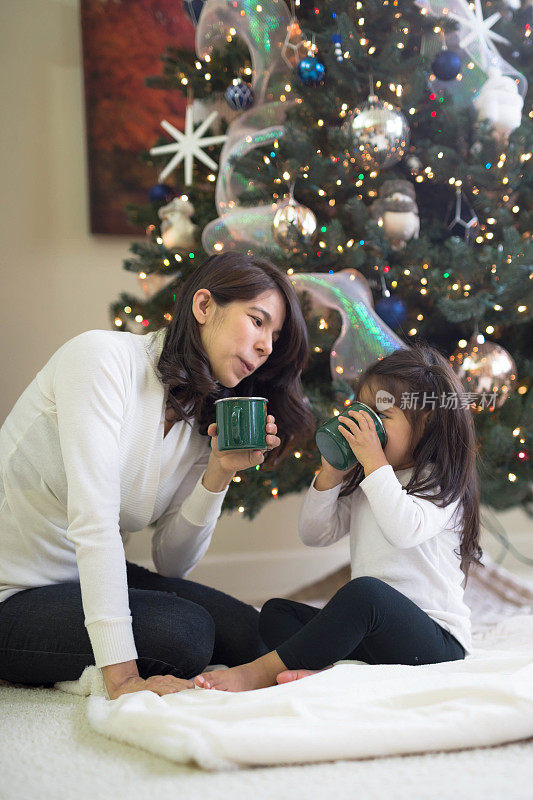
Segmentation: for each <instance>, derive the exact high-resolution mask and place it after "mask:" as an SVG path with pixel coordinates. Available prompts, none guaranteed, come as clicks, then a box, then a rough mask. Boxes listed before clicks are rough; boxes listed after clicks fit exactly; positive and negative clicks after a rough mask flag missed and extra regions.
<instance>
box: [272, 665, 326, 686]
mask: <svg viewBox="0 0 533 800" xmlns="http://www.w3.org/2000/svg"><path fill="white" fill-rule="evenodd" d="M325 669H331V667H325ZM318 672H324V670H323V669H286V670H285V671H284V672H280V673H279V675H276V682H277V683H290V682H291V681H299V680H300V678H308V677H309V675H316V674H317V673H318Z"/></svg>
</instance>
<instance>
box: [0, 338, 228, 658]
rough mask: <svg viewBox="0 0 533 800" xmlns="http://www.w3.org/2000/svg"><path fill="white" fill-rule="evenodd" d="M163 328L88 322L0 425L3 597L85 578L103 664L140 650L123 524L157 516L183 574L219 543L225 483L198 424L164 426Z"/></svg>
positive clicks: (171, 566) (171, 564)
mask: <svg viewBox="0 0 533 800" xmlns="http://www.w3.org/2000/svg"><path fill="white" fill-rule="evenodd" d="M163 335H164V331H163V330H161V331H158V332H155V333H150V334H147V335H144V336H143V335H136V334H131V333H120V332H118V331H98V330H95V331H88V332H86V333H82V334H81V335H79V336H76V337H74V338H73V339H71V340H70V341H68V342H67V343H66V344H64V345H63V346H62V347H60V349H59V350H58V351H57V352H56V353H54V355H53V356H52V357H51V358H50V360H49V361H48V363H47V364H46V365H45V366H44V367H43V369H42V370H41V371H40V372H39V373H38V374H37V376H36V377H35V379H34V380H33V381H32V382H31V383H30V385H29V386H28V387H27V389H26V390H25V391H24V392H23V394H22V395H21V397H20V398H19V400H18V401H17V402H16V404H15V406H14V407H13V409H12V411H11V412H10V414H9V415H8V417H7V419H6V420H5V423H4V425H3V426H2V428H1V429H0V602H1V601H3V600H6V599H7V598H8V597H10V596H11V595H13V594H14V593H15V592H19V591H21V590H23V589H29V588H32V587H36V586H46V585H50V584H56V583H61V582H63V581H75V580H79V581H80V584H81V593H82V601H83V609H84V614H85V625H86V627H87V631H88V633H89V636H90V639H91V644H92V648H93V651H94V656H95V662H96V666H98V667H102V666H105V665H107V664H114V663H118V662H121V661H129V660H132V659H135V658H137V651H136V648H135V643H134V640H133V633H132V623H131V614H130V609H129V602H128V586H127V581H126V560H125V554H124V547H123V542H122V538H121V534H122V533H125V532H133V531H139V530H142V529H143V528H145V527H146V526H147V525H149V524H150V523H152V522H155V521H156V520H157V525H156V529H155V533H154V537H153V542H152V557H153V560H154V564H155V566H156V568H157V571H158V572H159V573H160V574H162V575H165V576H172V577H178V576H179V577H181V576H183V575H185V574H186V573H187V572H188V571H189V570H191V569H192V568H193V567H194V565H195V564H196V563H197V562H198V560H199V559H200V558H201V556H202V555H203V554H204V553H205V551H206V550H207V548H208V546H209V542H210V539H211V535H212V533H213V529H214V527H215V523H216V520H217V518H218V516H219V514H220V510H221V506H222V502H223V500H224V496H225V492H218V493H214V492H209V491H207V489H205V488H204V486H203V485H202V482H201V478H202V476H203V473H204V471H205V468H206V466H207V461H208V458H209V453H210V445H209V439H208V437H206V436H201V435H200V433H199V431H198V426H197V424H196V423H195V424H194V425H192V426H191V425H189V424H188V423H187V422H185V421H182V422H176V423H175V424H174V426H173V428H172V429H171V430H170V431H169V433H168V435H167V436H166V437H164V416H165V406H166V398H167V390H166V388H165V387H164V386H163V384H162V383H161V381H160V379H159V378H158V376H157V373H156V364H157V361H158V358H159V355H160V353H161V349H162V345H163Z"/></svg>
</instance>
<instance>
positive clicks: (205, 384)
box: [157, 252, 314, 462]
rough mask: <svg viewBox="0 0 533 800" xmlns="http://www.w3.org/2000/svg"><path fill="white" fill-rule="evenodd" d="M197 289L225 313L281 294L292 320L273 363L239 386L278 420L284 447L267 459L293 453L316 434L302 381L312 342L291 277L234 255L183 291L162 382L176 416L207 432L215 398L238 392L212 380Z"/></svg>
mask: <svg viewBox="0 0 533 800" xmlns="http://www.w3.org/2000/svg"><path fill="white" fill-rule="evenodd" d="M198 289H208V290H209V291H210V292H211V295H212V297H213V299H214V301H215V303H216V304H217V306H221V307H222V308H223V307H224V306H227V305H229V304H230V303H232V302H234V301H236V300H252V299H253V298H255V297H257V296H258V295H260V294H262V293H263V292H268V291H271V290H273V289H278V290H279V291H280V292H281V295H282V297H283V299H284V301H285V321H284V323H283V328H282V330H281V333H280V335H279V338H278V339H277V341H276V342H275V343H274V345H273V348H272V352H271V354H270V355H269V357H268V359H267V360H266V361H265V362H264V363H263V364H262V365H261V366H260V367H259V368H258V369H257V370H256V371H255V372H253V373H252V374H251V375H250V376H249V377H247V378H245V379H244V380H242V381H241V382H240V383H239V385H238V395H239V396H242V397H253V396H260V397H266V398H267V400H268V411H269V413H270V414H274V416H275V417H276V424H277V426H278V436H279V437H280V439H281V445H280V447H279V448H276V450H273V451H270V452H269V453H267V454H266V457H265V461H266V462H268V461H269V460H272V461H277V460H279V458H281V457H282V456H283V455H285V454H286V451H287V449H288V447H289V442H291V443H292V444H294V443H295V441H296V440H299V439H300V438H302V439H303V438H304V437H305V436H306V435H309V433H310V431H311V430H312V427H313V424H314V417H313V415H312V414H311V412H310V410H309V408H308V406H307V404H306V401H305V398H304V395H303V391H302V385H301V379H300V375H301V372H302V369H303V368H304V366H305V365H306V363H307V359H308V354H309V345H308V337H307V327H306V325H305V321H304V318H303V315H302V312H301V309H300V304H299V302H298V298H297V296H296V293H295V291H294V288H293V286H292V284H291V282H290V280H289V279H288V278H287V276H286V275H285V274H284V273H282V272H281V271H280V270H279V269H278V268H277V267H275V266H274V265H273V264H271V263H270V262H269V261H267V260H266V259H263V258H256V257H255V256H251V255H247V254H245V253H235V252H233V253H221V254H219V255H215V256H211V257H210V258H208V259H207V260H206V261H204V263H203V264H201V265H200V266H199V267H198V268H197V269H196V270H195V271H194V272H193V273H192V275H190V276H189V278H188V279H187V280H186V281H185V283H184V284H183V286H182V287H181V290H180V292H179V294H178V296H177V298H176V302H175V305H174V308H173V311H172V321H171V323H170V325H169V326H168V328H167V331H166V334H165V339H164V343H163V349H162V352H161V356H160V358H159V361H158V363H157V367H158V370H159V374H160V376H161V380H162V382H163V383H164V384H166V385H168V387H169V391H168V401H167V405H168V406H169V407H170V409H169V411H170V413H171V415H172V419H174V420H183V419H190V418H194V419H196V420H197V421H198V423H199V426H200V432H201V433H203V434H206V433H207V428H208V426H209V424H210V423H211V422H214V420H215V408H214V402H215V400H217V399H219V398H220V397H230V396H232V395H235V394H237V392H236V391H233V390H230V389H227V388H226V387H223V386H220V385H219V384H218V383H217V382H216V381H215V380H214V378H213V376H212V375H211V371H210V366H209V360H208V358H207V354H206V352H205V350H204V348H203V345H202V340H201V337H200V326H199V325H198V323H197V321H196V318H195V317H194V314H193V311H192V301H193V297H194V295H195V293H196V292H197V291H198Z"/></svg>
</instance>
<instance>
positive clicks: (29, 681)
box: [0, 563, 267, 686]
mask: <svg viewBox="0 0 533 800" xmlns="http://www.w3.org/2000/svg"><path fill="white" fill-rule="evenodd" d="M126 568H127V576H128V587H129V592H128V593H129V605H130V609H131V615H132V621H133V635H134V639H135V643H136V645H137V651H138V658H137V666H138V669H139V675H140V676H141V678H148V677H150V676H151V675H175V676H176V677H178V678H192V677H194V676H195V675H198V673H199V672H201V671H202V670H203V669H205V667H206V666H207V665H208V664H209V662H210V661H211V662H212V663H214V664H227V665H228V666H230V667H231V666H236V665H237V664H242V663H243V661H252V660H253V659H254V658H258V657H259V656H261V655H263V654H264V653H266V652H267V648H266V647H265V645H264V644H263V642H262V641H261V639H260V638H259V632H258V620H259V613H258V612H257V611H256V610H255V608H252V606H249V605H246V604H245V603H241V601H240V600H236V599H235V598H234V597H231V596H230V595H227V594H224V593H223V592H219V591H217V589H211V588H210V587H209V586H203V585H202V584H200V583H195V582H194V581H187V580H184V579H183V578H165V577H164V576H162V575H157V574H156V573H154V572H151V571H149V570H147V569H144V567H139V566H137V565H136V564H130V563H126ZM89 664H94V656H93V652H92V648H91V642H90V640H89V635H88V633H87V628H86V627H85V623H84V613H83V607H82V601H81V589H80V584H79V582H78V581H72V582H69V583H57V584H52V585H50V586H40V587H36V588H35V589H25V590H23V591H21V592H17V593H16V594H14V595H11V597H8V598H7V600H4V602H2V603H0V678H3V679H4V680H7V681H12V682H13V683H23V684H26V685H29V686H35V685H37V686H41V685H45V686H51V685H53V684H54V683H55V682H56V681H72V680H76V678H79V677H80V675H81V673H82V672H83V670H84V669H85V667H87V666H89Z"/></svg>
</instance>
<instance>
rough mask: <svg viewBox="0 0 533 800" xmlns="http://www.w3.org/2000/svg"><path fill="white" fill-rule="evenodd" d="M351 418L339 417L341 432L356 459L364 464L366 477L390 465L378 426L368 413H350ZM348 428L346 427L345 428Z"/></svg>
mask: <svg viewBox="0 0 533 800" xmlns="http://www.w3.org/2000/svg"><path fill="white" fill-rule="evenodd" d="M348 414H349V416H343V415H342V414H341V415H340V416H339V422H341V423H342V425H339V431H340V432H341V433H342V435H343V436H344V438H345V439H346V441H347V442H348V444H349V445H350V447H351V449H352V452H353V454H354V455H355V457H356V459H357V460H358V461H359V463H360V464H362V466H363V469H364V471H365V475H369V474H370V473H371V472H374V470H376V469H378V467H383V466H384V465H385V464H388V463H389V462H388V461H387V458H386V456H385V453H384V452H383V447H382V446H381V442H380V441H379V437H378V434H377V431H376V426H375V425H374V422H373V421H372V417H371V416H370V414H369V413H368V412H367V411H353V410H351V411H349V412H348ZM345 426H346V427H345Z"/></svg>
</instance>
